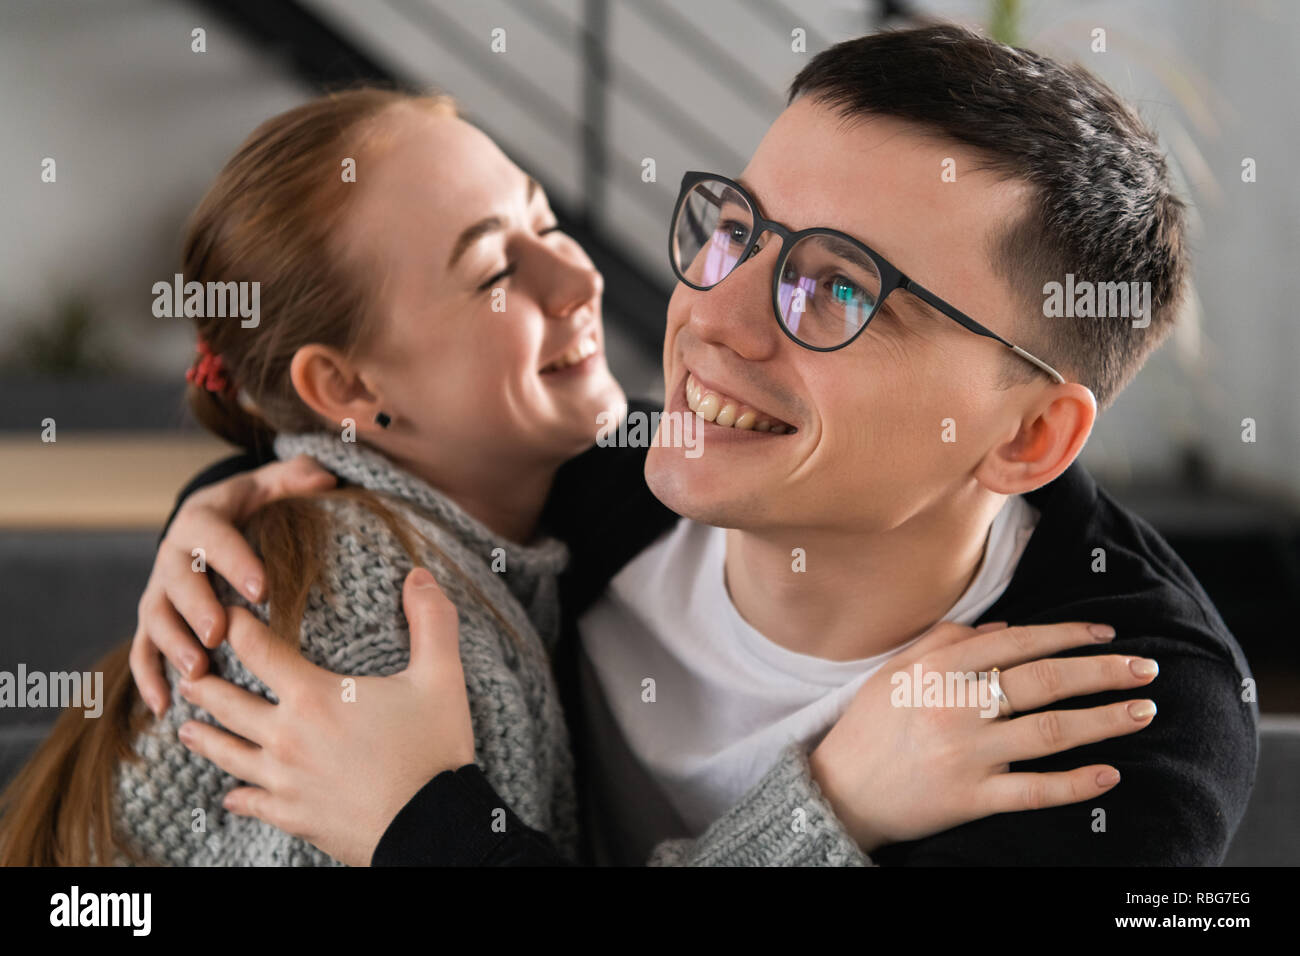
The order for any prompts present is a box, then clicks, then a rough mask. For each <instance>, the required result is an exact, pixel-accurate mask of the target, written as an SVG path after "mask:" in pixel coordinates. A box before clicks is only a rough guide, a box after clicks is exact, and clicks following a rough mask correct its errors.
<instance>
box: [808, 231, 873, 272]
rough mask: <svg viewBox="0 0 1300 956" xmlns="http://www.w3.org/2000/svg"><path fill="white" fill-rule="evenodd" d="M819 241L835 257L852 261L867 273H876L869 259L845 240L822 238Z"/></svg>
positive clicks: (830, 237)
mask: <svg viewBox="0 0 1300 956" xmlns="http://www.w3.org/2000/svg"><path fill="white" fill-rule="evenodd" d="M821 239H822V242H823V243H825V245H826V248H827V249H829V250H830V251H831V252H833V253H834V254H835V255H837V256H843V257H844V258H845V259H849V260H852V261H853V263H854V264H856V265H857V266H858V267H859V268H861V269H865V270H867V271H868V272H875V271H876V264H875V262H873V261H872V259H871V257H870V256H869V255H867V254H866V253H865V252H863V251H862V250H861V249H859V248H858V247H857V246H855V245H854V244H853V243H851V242H849V241H848V240H847V239H841V238H840V237H839V236H822V237H821Z"/></svg>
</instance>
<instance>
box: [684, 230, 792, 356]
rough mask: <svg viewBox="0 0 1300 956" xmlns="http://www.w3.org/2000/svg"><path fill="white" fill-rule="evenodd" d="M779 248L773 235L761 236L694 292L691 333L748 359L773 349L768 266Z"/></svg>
mask: <svg viewBox="0 0 1300 956" xmlns="http://www.w3.org/2000/svg"><path fill="white" fill-rule="evenodd" d="M779 249H780V240H779V239H778V238H777V237H776V236H775V235H772V234H770V233H767V234H764V235H762V236H760V237H759V240H758V242H756V243H754V247H753V248H752V249H751V250H750V251H749V253H748V254H747V255H746V256H745V258H743V259H741V260H740V261H739V262H737V263H736V265H735V266H734V267H733V268H732V270H731V271H730V272H729V273H727V275H726V276H725V277H724V278H723V279H722V281H721V282H719V283H718V284H717V285H715V286H714V287H713V288H712V289H710V290H708V291H707V292H696V293H694V297H693V301H692V302H691V311H690V320H689V321H690V324H691V330H692V331H693V332H694V333H695V335H696V336H698V337H699V338H700V339H701V340H703V341H706V342H711V343H713V344H715V345H721V346H724V347H726V348H729V349H731V351H733V352H735V353H736V354H737V355H740V356H741V357H743V358H746V359H750V360H761V359H764V358H768V357H770V356H771V355H772V354H773V352H774V351H775V350H776V349H777V348H778V347H779V346H780V334H779V332H780V330H779V329H778V328H777V326H776V321H775V319H774V317H773V313H772V270H773V269H775V268H776V263H777V259H778V258H779V255H780V252H779Z"/></svg>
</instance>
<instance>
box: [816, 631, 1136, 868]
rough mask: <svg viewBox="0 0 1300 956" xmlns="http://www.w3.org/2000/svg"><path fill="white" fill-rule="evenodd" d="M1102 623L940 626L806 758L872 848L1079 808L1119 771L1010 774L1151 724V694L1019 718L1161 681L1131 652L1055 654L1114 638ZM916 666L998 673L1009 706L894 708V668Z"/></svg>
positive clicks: (872, 681) (868, 687) (884, 671)
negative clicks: (1015, 766) (1005, 816)
mask: <svg viewBox="0 0 1300 956" xmlns="http://www.w3.org/2000/svg"><path fill="white" fill-rule="evenodd" d="M1099 627H1100V626H1099V625H1089V624H1052V625H1042V626H1037V627H1012V628H1008V627H1007V626H1006V625H1005V624H988V625H984V626H983V627H982V628H980V629H979V630H978V631H976V630H972V629H971V628H969V627H963V626H962V625H959V624H952V623H949V622H943V623H940V624H938V625H936V626H935V627H934V628H933V629H932V630H931V631H930V632H929V633H928V634H926V635H925V636H923V637H922V638H921V639H920V640H919V641H917V642H916V643H915V644H913V645H912V646H910V647H908V648H907V649H906V650H905V651H903V652H902V653H901V654H899V655H898V656H897V657H895V658H893V659H892V660H890V661H889V662H888V663H886V664H885V666H884V667H882V668H881V669H880V670H879V671H878V672H877V673H875V674H873V675H872V676H871V677H870V678H869V679H868V680H867V681H866V683H864V684H863V685H862V687H861V688H860V689H859V690H858V692H857V694H856V695H855V696H854V698H853V701H852V702H851V703H850V704H849V707H848V709H847V710H846V711H845V713H844V715H843V716H842V717H841V718H840V719H839V721H838V722H837V723H836V724H835V726H834V727H832V728H831V731H830V733H828V734H827V735H826V737H825V739H823V741H822V742H821V744H820V745H819V746H818V747H817V749H816V750H814V751H813V753H812V755H811V756H810V758H809V766H810V768H811V770H812V774H813V779H814V780H816V781H817V783H818V785H819V786H820V787H821V789H822V792H823V794H824V795H825V796H826V798H827V800H828V801H829V802H830V804H831V806H832V808H833V809H834V810H835V814H836V816H838V817H839V818H840V820H841V821H842V822H843V823H844V825H845V827H846V828H847V829H848V831H849V832H850V833H851V834H852V835H853V837H854V838H855V839H856V840H857V841H858V843H859V844H860V845H861V846H862V848H863V850H864V851H866V852H868V853H869V852H871V851H872V850H873V849H875V848H876V847H877V846H881V845H883V844H886V843H899V842H903V841H906V840H918V839H921V838H922V837H926V836H930V835H931V834H934V833H938V832H940V831H943V830H948V829H951V828H952V827H955V826H957V825H959V824H962V823H968V822H970V821H971V820H978V819H981V818H983V817H987V816H991V815H993V814H995V813H1011V812H1016V811H1021V810H1036V809H1040V808H1043V807H1055V806H1061V805H1063V804H1068V803H1076V802H1078V801H1080V800H1087V799H1089V798H1092V797H1095V796H1098V795H1100V794H1102V793H1105V792H1106V791H1107V790H1109V789H1111V788H1112V787H1114V786H1115V784H1116V783H1118V782H1119V773H1118V771H1116V770H1115V768H1114V767H1109V766H1105V765H1099V764H1094V765H1090V766H1086V767H1079V768H1077V769H1074V770H1070V771H1068V772H1063V773H1009V772H1008V765H1009V764H1011V763H1015V762H1018V761H1024V760H1031V759H1034V758H1037V757H1044V756H1047V755H1048V754H1054V753H1062V752H1064V751H1067V750H1073V749H1074V748H1075V747H1080V746H1082V745H1084V744H1089V743H1095V742H1096V741H1099V740H1106V739H1108V738H1110V737H1118V736H1121V735H1124V734H1131V733H1134V732H1136V731H1139V730H1141V729H1142V728H1144V727H1146V726H1147V725H1148V724H1150V723H1151V720H1152V717H1153V716H1154V714H1155V705H1154V703H1153V702H1152V701H1150V700H1131V701H1124V702H1122V703H1117V704H1108V705H1106V706H1103V707H1093V708H1089V709H1084V710H1051V711H1045V712H1043V713H1037V714H1026V715H1025V716H1020V717H1017V716H1015V713H1016V712H1023V711H1032V710H1038V709H1039V708H1041V707H1044V706H1045V705H1047V704H1050V703H1053V702H1055V701H1060V700H1066V699H1068V698H1071V697H1081V696H1084V695H1087V694H1096V693H1101V692H1103V691H1112V690H1129V689H1132V688H1136V687H1141V686H1143V685H1145V684H1149V683H1150V682H1151V681H1152V680H1153V679H1154V678H1155V676H1156V668H1155V662H1154V661H1150V660H1146V659H1144V658H1140V657H1135V656H1133V655H1124V654H1113V655H1111V654H1107V655H1095V656H1085V657H1069V658H1053V657H1052V656H1051V655H1053V654H1056V653H1058V652H1060V651H1063V650H1066V649H1068V648H1071V647H1080V646H1086V645H1090V644H1091V645H1096V644H1098V643H1104V642H1106V641H1108V640H1110V638H1111V637H1113V636H1114V631H1113V630H1111V629H1110V628H1101V629H1100V630H1095V629H1097V628H1099ZM1107 635H1109V636H1107ZM918 664H919V665H920V668H921V672H922V674H924V675H930V674H937V675H939V676H941V677H943V678H944V684H945V686H946V685H948V684H949V680H948V678H949V677H950V676H952V675H964V674H968V673H975V674H984V673H987V672H989V671H990V670H991V669H992V668H994V667H997V668H1000V669H1001V673H1000V683H1001V688H1002V691H1003V693H1004V694H1005V695H1006V697H1007V700H1008V702H1009V703H1010V705H1011V708H1012V713H1011V714H1010V715H1005V714H1004V715H1001V716H999V715H998V714H997V708H996V707H994V708H990V710H989V712H988V713H987V714H985V713H982V712H981V706H982V705H981V706H970V705H967V706H954V705H953V703H952V702H949V701H945V702H944V703H945V706H921V707H913V706H894V700H893V694H894V692H895V683H894V680H895V678H894V675H896V674H899V673H900V672H901V673H903V674H904V675H906V676H907V677H908V678H909V679H911V678H913V677H914V675H915V667H916V665H918ZM983 686H984V687H985V688H986V689H987V686H988V685H987V684H985V685H983ZM908 696H909V697H910V695H908Z"/></svg>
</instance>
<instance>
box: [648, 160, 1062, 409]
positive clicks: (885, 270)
mask: <svg viewBox="0 0 1300 956" xmlns="http://www.w3.org/2000/svg"><path fill="white" fill-rule="evenodd" d="M706 180H712V181H714V182H719V183H722V184H724V185H726V186H729V187H730V188H732V189H734V190H735V191H736V192H737V193H739V194H740V196H741V198H743V199H744V200H745V202H746V203H748V204H749V209H750V212H751V213H753V218H754V224H753V229H752V231H751V233H750V236H749V240H748V241H747V242H746V243H745V248H744V249H743V250H742V252H741V254H740V255H739V256H738V257H737V259H736V264H735V265H733V266H732V267H731V269H730V270H729V271H728V272H727V275H724V276H723V277H722V278H721V279H719V280H718V281H717V282H715V283H713V285H708V286H700V285H696V284H695V283H694V282H691V281H690V280H689V279H687V278H686V277H685V276H684V275H682V272H681V269H679V268H678V265H677V251H676V245H677V229H676V226H677V217H678V216H679V215H681V211H682V205H683V203H685V202H686V198H687V196H689V195H690V193H691V190H692V189H694V188H695V187H696V186H698V185H699V184H700V183H702V182H704V181H706ZM767 232H770V233H772V234H773V235H775V236H778V237H779V238H780V239H781V258H780V261H778V262H777V265H776V268H774V269H773V270H772V312H773V314H774V315H775V316H776V324H777V325H778V326H780V328H781V331H782V332H783V333H785V336H786V338H788V339H790V340H791V341H792V342H794V343H795V344H796V345H798V346H800V347H802V348H805V349H809V350H810V351H813V352H838V351H839V350H840V349H842V348H845V347H847V346H849V345H851V344H853V342H854V341H855V340H856V339H857V337H858V336H859V335H861V334H862V333H863V332H864V331H865V330H866V328H867V326H868V325H870V324H871V320H872V319H874V318H875V317H876V313H877V312H879V311H880V307H881V306H882V305H883V304H884V302H885V300H886V299H887V298H889V295H890V294H891V293H892V292H894V291H896V290H898V289H903V290H905V291H907V292H910V293H911V294H912V295H914V296H916V297H917V298H918V299H920V300H921V301H922V302H924V303H926V304H927V305H929V306H931V307H932V308H934V309H937V310H938V311H939V312H941V313H943V314H944V315H945V316H947V317H948V318H950V319H952V320H953V321H954V322H956V323H957V324H958V325H961V326H963V327H964V328H966V329H968V330H969V331H971V332H974V333H975V334H976V335H982V336H984V337H986V338H990V339H993V340H994V341H995V342H999V343H1001V344H1002V345H1005V346H1006V347H1007V348H1009V349H1010V350H1011V351H1012V352H1014V353H1015V354H1016V355H1018V356H1020V357H1021V358H1022V359H1024V360H1025V361H1027V362H1029V363H1030V364H1031V365H1033V366H1034V367H1036V368H1038V369H1039V370H1040V371H1042V372H1045V373H1047V375H1049V376H1050V377H1051V378H1052V380H1053V381H1054V382H1056V383H1057V384H1058V385H1064V384H1065V377H1064V376H1063V375H1061V373H1060V372H1058V371H1057V370H1056V369H1054V368H1052V366H1050V365H1048V364H1047V363H1046V362H1044V361H1043V360H1042V359H1040V358H1038V357H1036V356H1034V355H1032V354H1030V353H1029V352H1026V351H1025V350H1024V349H1022V348H1020V347H1019V346H1018V345H1013V344H1012V343H1010V342H1008V341H1007V340H1006V339H1004V338H1003V337H1002V336H1000V335H998V334H997V333H996V332H994V331H993V330H992V329H990V328H988V327H986V326H983V325H981V324H980V323H978V322H976V321H975V320H974V319H972V318H971V317H970V316H969V315H967V314H966V313H965V312H962V311H961V310H960V309H958V308H957V307H956V306H953V305H950V304H949V303H947V302H945V301H944V300H943V299H941V298H939V297H938V296H937V295H935V294H934V293H933V292H931V291H930V290H929V289H927V288H925V286H923V285H921V284H920V283H919V282H916V281H915V280H914V279H912V278H910V277H909V276H908V275H906V274H905V273H904V272H902V271H901V270H900V269H898V268H896V267H895V266H894V265H893V264H892V263H891V262H890V261H889V260H888V259H886V258H885V257H884V256H882V255H880V253H878V252H876V251H875V250H874V249H872V248H871V247H870V246H868V245H867V244H866V243H865V242H862V241H861V240H860V239H856V238H854V237H853V236H850V235H848V234H847V233H843V232H840V231H839V230H838V229H828V228H825V227H820V226H817V227H813V228H811V229H800V230H798V231H797V232H796V231H794V230H792V229H790V228H789V227H787V226H785V225H783V224H782V223H779V222H777V221H775V220H773V219H765V218H763V217H762V216H761V215H759V212H758V203H757V202H756V201H755V199H754V197H753V196H751V195H750V194H749V192H748V190H746V189H745V187H744V186H742V185H740V183H738V182H736V181H735V180H733V179H728V178H727V177H726V176H719V175H718V174H717V173H704V172H699V171H691V172H688V173H686V174H685V175H684V176H682V187H681V191H680V192H679V193H678V194H677V202H676V203H674V205H673V217H672V219H671V221H670V226H669V230H668V262H669V265H671V266H672V270H673V274H674V275H675V276H677V278H678V280H679V281H681V282H682V283H684V284H685V285H686V286H688V287H690V288H692V289H695V290H696V291H697V292H708V291H709V290H710V289H714V288H717V286H718V285H720V284H721V283H722V282H723V281H725V280H726V278H727V276H729V275H731V274H732V273H733V272H735V271H736V268H737V266H739V265H740V264H741V263H743V262H744V261H745V260H746V259H748V258H749V257H750V255H752V254H753V250H754V246H755V244H756V243H757V242H758V237H759V236H761V235H763V234H764V233H767ZM808 236H833V237H835V238H836V239H841V240H843V241H845V242H848V243H850V244H851V245H853V246H854V247H856V248H857V249H859V250H861V251H862V252H863V253H864V254H865V255H866V256H867V257H868V258H869V259H870V260H871V261H872V263H873V264H874V265H875V267H876V271H877V272H878V273H880V295H879V296H878V297H877V298H876V303H875V305H874V306H873V307H872V309H871V312H870V314H869V315H868V316H867V317H866V319H865V320H864V321H863V323H862V326H861V328H859V329H858V330H857V331H856V332H854V333H853V335H852V336H850V337H849V339H848V340H846V341H845V342H843V343H841V344H839V345H831V346H819V345H809V344H808V343H807V342H804V341H802V340H801V339H800V338H799V337H798V336H797V335H795V334H794V333H793V332H791V331H790V329H789V328H787V327H786V324H785V320H784V319H782V318H781V304H780V303H781V271H782V269H783V268H784V266H785V261H786V258H787V256H789V254H790V250H791V249H792V248H794V245H795V243H797V242H799V240H801V239H804V238H807V237H808Z"/></svg>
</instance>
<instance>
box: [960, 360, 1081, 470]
mask: <svg viewBox="0 0 1300 956" xmlns="http://www.w3.org/2000/svg"><path fill="white" fill-rule="evenodd" d="M1096 420H1097V399H1096V398H1095V397H1094V396H1093V394H1092V390H1091V389H1090V388H1088V387H1087V386H1086V385H1080V384H1078V383H1074V382H1071V383H1067V384H1065V385H1054V386H1052V387H1051V389H1050V390H1048V391H1047V392H1046V393H1045V394H1044V395H1043V397H1042V399H1041V400H1040V401H1039V402H1038V403H1037V404H1036V405H1034V406H1033V407H1032V408H1031V409H1030V410H1029V411H1028V412H1027V413H1026V414H1025V416H1024V418H1022V419H1021V421H1020V427H1019V428H1018V429H1017V431H1016V433H1015V435H1013V436H1012V437H1011V439H1010V440H1009V441H1006V442H1003V443H1002V444H1000V445H997V446H995V447H994V448H992V449H990V450H989V452H988V454H987V455H985V456H984V458H983V460H982V461H980V463H979V465H978V466H977V467H976V469H975V477H976V479H977V480H978V481H979V482H980V484H982V485H984V487H986V488H988V489H989V490H990V491H995V492H997V493H998V494H1000V495H1019V494H1024V493H1026V492H1029V491H1033V490H1034V489H1035V488H1041V487H1042V486H1043V485H1045V484H1047V483H1048V482H1050V481H1052V480H1054V479H1055V478H1056V477H1057V476H1058V475H1059V474H1060V473H1061V472H1063V471H1065V469H1066V468H1069V467H1070V463H1071V462H1073V461H1074V459H1075V458H1076V457H1078V454H1079V452H1080V451H1082V450H1083V445H1084V443H1085V442H1086V441H1087V440H1088V436H1089V435H1090V434H1092V425H1093V422H1095V421H1096Z"/></svg>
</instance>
